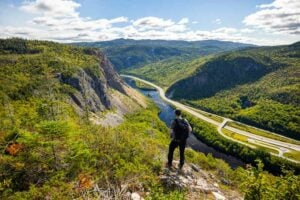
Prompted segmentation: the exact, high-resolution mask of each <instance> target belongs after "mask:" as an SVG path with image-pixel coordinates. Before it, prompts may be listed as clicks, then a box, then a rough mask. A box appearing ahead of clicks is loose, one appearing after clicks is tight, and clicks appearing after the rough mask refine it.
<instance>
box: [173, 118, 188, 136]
mask: <svg viewBox="0 0 300 200" xmlns="http://www.w3.org/2000/svg"><path fill="white" fill-rule="evenodd" d="M189 130H190V129H189V124H188V123H187V121H186V120H185V119H175V127H174V132H175V139H176V140H186V139H187V138H188V137H189V132H190V131H189Z"/></svg>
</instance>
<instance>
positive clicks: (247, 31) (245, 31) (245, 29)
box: [241, 28, 255, 33]
mask: <svg viewBox="0 0 300 200" xmlns="http://www.w3.org/2000/svg"><path fill="white" fill-rule="evenodd" d="M254 31H255V30H253V29H249V28H243V29H241V32H242V33H253V32H254Z"/></svg>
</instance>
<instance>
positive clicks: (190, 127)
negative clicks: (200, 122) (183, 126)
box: [185, 119, 193, 133]
mask: <svg viewBox="0 0 300 200" xmlns="http://www.w3.org/2000/svg"><path fill="white" fill-rule="evenodd" d="M185 121H186V123H187V124H188V125H189V132H190V133H191V132H192V131H193V129H192V126H191V125H190V123H189V122H188V121H187V120H186V119H185Z"/></svg>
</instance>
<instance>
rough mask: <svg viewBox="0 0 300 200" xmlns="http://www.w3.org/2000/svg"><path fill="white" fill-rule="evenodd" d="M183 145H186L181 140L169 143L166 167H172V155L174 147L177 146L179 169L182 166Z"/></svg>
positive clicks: (184, 141)
mask: <svg viewBox="0 0 300 200" xmlns="http://www.w3.org/2000/svg"><path fill="white" fill-rule="evenodd" d="M185 145H186V140H182V141H177V140H172V141H171V143H170V145H169V154H168V165H169V166H171V165H172V161H173V153H174V150H175V149H176V147H178V146H179V152H180V162H179V163H180V167H182V166H183V164H184V149H185Z"/></svg>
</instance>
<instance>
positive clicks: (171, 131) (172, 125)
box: [170, 121, 175, 138]
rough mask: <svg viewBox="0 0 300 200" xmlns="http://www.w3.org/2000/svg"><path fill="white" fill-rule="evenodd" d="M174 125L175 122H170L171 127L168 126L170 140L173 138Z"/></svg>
mask: <svg viewBox="0 0 300 200" xmlns="http://www.w3.org/2000/svg"><path fill="white" fill-rule="evenodd" d="M174 123H175V122H174V121H172V123H171V126H170V138H173V136H174V126H175V124H174Z"/></svg>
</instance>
